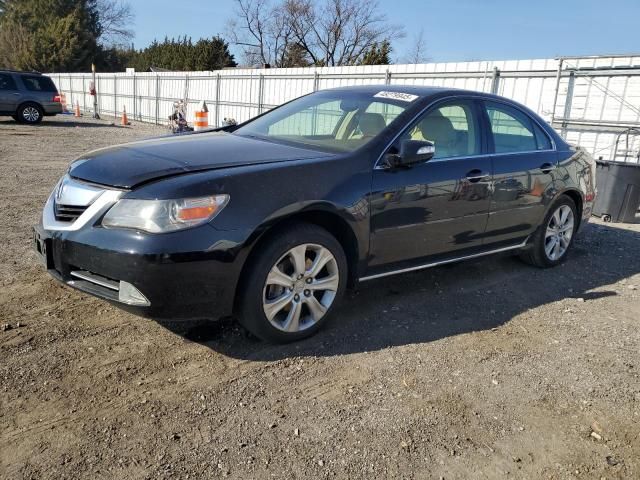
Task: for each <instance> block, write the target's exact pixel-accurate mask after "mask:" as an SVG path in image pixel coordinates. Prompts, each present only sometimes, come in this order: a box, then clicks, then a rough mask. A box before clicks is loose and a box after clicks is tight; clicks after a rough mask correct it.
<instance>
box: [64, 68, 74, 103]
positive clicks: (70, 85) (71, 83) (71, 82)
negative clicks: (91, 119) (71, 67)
mask: <svg viewBox="0 0 640 480" xmlns="http://www.w3.org/2000/svg"><path fill="white" fill-rule="evenodd" d="M69 93H70V94H71V110H73V80H72V79H71V74H69ZM65 100H66V99H65ZM65 108H67V106H66V105H65Z"/></svg>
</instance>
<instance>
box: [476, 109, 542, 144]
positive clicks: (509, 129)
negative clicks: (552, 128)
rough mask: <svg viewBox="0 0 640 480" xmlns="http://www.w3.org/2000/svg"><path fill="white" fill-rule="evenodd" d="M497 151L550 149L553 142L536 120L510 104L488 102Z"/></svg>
mask: <svg viewBox="0 0 640 480" xmlns="http://www.w3.org/2000/svg"><path fill="white" fill-rule="evenodd" d="M485 105H486V109H487V114H488V115H489V122H490V123H491V131H492V133H493V144H494V146H495V152H496V153H515V152H532V151H535V150H548V149H550V148H551V142H550V141H549V138H548V137H547V135H546V134H545V133H544V132H543V131H542V130H541V128H540V127H538V126H537V125H536V124H535V122H534V121H533V120H532V119H531V118H530V117H529V116H528V115H526V114H524V113H523V112H521V111H519V110H517V109H515V108H512V107H510V106H508V105H504V104H501V103H494V102H486V103H485Z"/></svg>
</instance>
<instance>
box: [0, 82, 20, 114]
mask: <svg viewBox="0 0 640 480" xmlns="http://www.w3.org/2000/svg"><path fill="white" fill-rule="evenodd" d="M19 99H20V92H19V91H18V87H17V86H16V82H15V80H14V79H13V76H11V74H9V73H0V112H6V113H13V112H15V111H16V108H18V101H19Z"/></svg>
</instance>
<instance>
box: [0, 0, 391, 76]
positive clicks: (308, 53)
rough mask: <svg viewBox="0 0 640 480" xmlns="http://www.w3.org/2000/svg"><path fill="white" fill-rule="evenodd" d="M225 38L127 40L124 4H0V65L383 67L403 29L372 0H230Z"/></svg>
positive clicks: (75, 0) (99, 0) (58, 68)
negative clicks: (138, 43) (232, 6)
mask: <svg viewBox="0 0 640 480" xmlns="http://www.w3.org/2000/svg"><path fill="white" fill-rule="evenodd" d="M234 1H235V2H236V12H235V16H234V18H233V19H231V20H229V22H228V23H227V32H226V35H225V37H226V38H223V37H221V36H213V37H210V38H201V39H198V40H195V41H194V40H192V39H191V38H189V37H186V36H185V37H179V38H177V39H175V38H164V40H162V41H158V40H154V41H153V42H152V43H151V44H150V45H148V46H147V47H145V48H142V49H136V48H134V47H133V45H132V44H131V40H132V39H133V33H132V30H131V25H132V23H133V21H134V16H133V13H132V10H131V6H130V3H129V2H128V1H127V0H0V68H13V69H16V70H36V71H43V72H82V71H88V70H89V69H90V68H91V64H95V65H96V66H97V68H98V69H99V70H102V71H121V70H124V69H125V68H127V67H133V68H135V69H136V70H137V71H148V70H149V69H151V68H153V67H155V68H159V69H167V70H174V71H188V70H191V71H193V70H218V69H221V68H225V67H234V66H237V62H236V59H235V58H234V55H233V54H232V53H231V52H230V45H232V46H233V47H235V49H236V51H238V52H240V55H241V57H242V58H241V60H240V61H241V63H242V65H243V66H250V67H254V66H264V65H269V66H272V67H306V66H311V65H316V66H335V65H378V64H389V63H391V53H392V51H393V47H392V42H393V41H394V40H395V39H397V38H400V37H402V36H403V35H404V32H403V30H402V29H401V28H399V27H397V26H394V25H391V24H390V23H389V22H388V20H387V18H386V17H385V16H384V15H383V14H381V13H380V11H379V8H378V5H377V3H376V2H375V0H314V1H311V0H234Z"/></svg>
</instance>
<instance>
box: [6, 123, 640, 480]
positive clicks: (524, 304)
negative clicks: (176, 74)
mask: <svg viewBox="0 0 640 480" xmlns="http://www.w3.org/2000/svg"><path fill="white" fill-rule="evenodd" d="M161 133H164V130H163V129H160V128H158V127H153V126H148V125H142V124H134V125H133V126H132V127H129V128H120V127H114V126H111V125H109V124H108V122H102V123H99V122H95V121H91V120H85V119H82V120H80V121H77V122H76V121H75V120H74V119H73V118H68V117H56V118H55V119H46V120H45V122H44V123H43V124H42V125H40V126H37V127H29V126H24V125H16V124H15V123H13V122H12V121H11V120H10V119H6V118H0V201H1V204H0V209H1V210H0V211H1V212H2V213H1V214H0V231H1V232H2V235H3V246H2V248H1V249H0V286H1V287H2V288H1V289H0V317H1V320H0V323H1V324H3V327H2V330H1V331H0V477H2V478H6V479H22V478H38V479H39V478H51V479H79V478H90V479H102V478H118V479H138V478H139V479H144V478H150V479H156V478H180V479H186V478H218V477H230V478H242V479H248V478H351V479H371V478H381V479H387V478H415V479H422V478H424V479H430V478H435V479H439V478H445V479H452V478H474V479H484V478H486V479H494V478H531V479H543V478H549V479H564V478H580V479H582V478H588V479H591V478H595V479H602V478H606V479H614V478H640V376H639V373H640V353H639V352H640V328H638V327H639V324H640V256H639V255H638V251H639V247H640V224H635V225H612V224H603V223H600V222H599V221H594V222H593V223H592V224H591V225H590V226H589V227H588V228H587V230H586V231H585V232H584V233H583V235H582V237H581V238H580V239H579V240H578V241H577V243H576V245H575V248H574V251H573V252H572V255H571V258H570V259H569V260H568V261H567V262H566V263H565V264H564V265H563V266H561V267H558V268H556V269H553V270H537V269H534V268H531V267H528V266H525V265H524V264H522V263H520V262H519V261H518V260H517V259H515V258H513V257H509V256H504V257H494V258H490V259H484V260H481V261H476V262H471V263H464V264H456V265H451V266H447V267H443V268H438V269H432V270H427V271H423V272H416V273H411V274H407V275H404V276H398V277H392V278H389V279H386V280H379V281H373V282H370V283H367V284H366V286H365V287H363V288H362V290H361V291H360V292H357V293H352V294H351V295H350V297H349V298H348V299H346V301H345V302H344V304H343V306H342V308H341V309H340V310H339V311H338V312H337V315H336V316H335V318H334V320H333V321H332V322H331V323H330V324H329V325H328V328H326V329H325V330H324V331H323V332H321V333H320V334H319V335H317V336H315V337H314V338H312V339H309V340H306V341H304V342H301V343H298V344H294V345H288V346H285V347H282V346H270V345H266V344H263V343H260V342H258V341H257V340H255V339H253V338H250V337H249V336H248V335H246V334H245V333H244V332H243V331H242V330H241V329H240V328H239V327H237V326H236V325H235V324H234V323H233V322H232V321H224V322H217V323H193V322H192V323H183V324H174V325H172V324H162V325H161V324H158V323H156V322H154V321H151V320H146V319H141V318H138V317H135V316H133V315H130V314H128V313H125V312H123V311H120V310H119V309H117V308H115V307H113V306H111V305H109V304H107V303H105V302H102V301H99V300H97V299H94V298H91V297H89V296H87V295H83V294H81V293H79V292H76V291H73V290H71V289H69V288H65V287H62V286H61V285H59V284H58V283H56V282H55V281H54V280H53V279H51V278H49V276H48V275H46V273H45V272H43V271H42V270H41V269H40V267H39V266H38V264H37V263H36V260H35V256H32V254H31V253H30V246H31V243H30V239H31V233H30V225H32V224H33V223H35V222H36V221H37V219H38V215H39V212H40V210H41V208H42V205H43V204H44V201H45V199H46V196H47V195H48V193H49V191H50V190H51V188H52V187H53V185H54V183H55V181H56V180H57V179H58V178H59V177H60V176H61V175H62V174H63V172H64V171H65V169H66V167H67V165H68V163H69V162H70V161H71V160H72V159H73V158H74V157H76V156H77V155H79V154H80V153H82V152H85V151H87V150H90V149H93V148H97V147H101V146H106V145H110V144H113V143H117V142H123V141H126V140H130V139H136V138H142V137H145V136H151V135H157V134H161Z"/></svg>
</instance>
